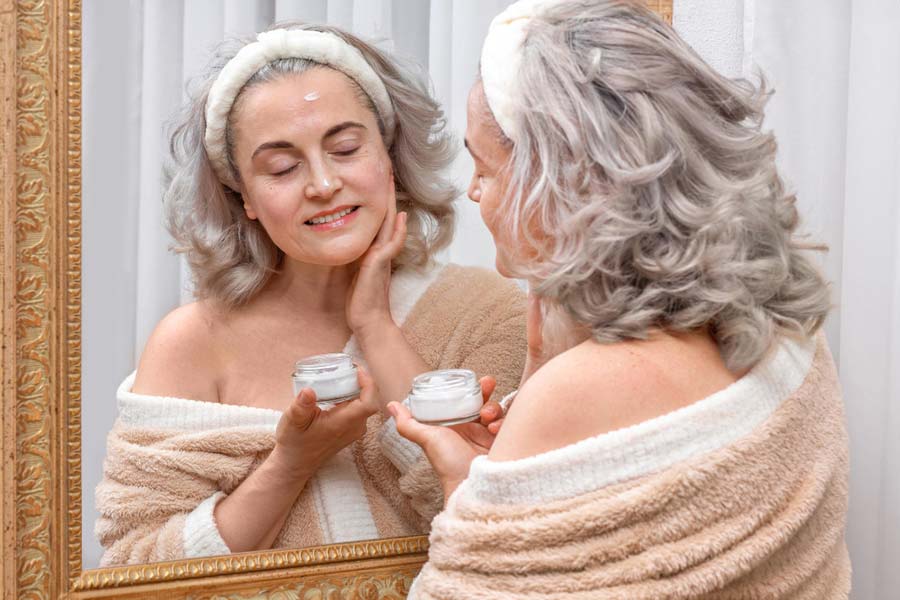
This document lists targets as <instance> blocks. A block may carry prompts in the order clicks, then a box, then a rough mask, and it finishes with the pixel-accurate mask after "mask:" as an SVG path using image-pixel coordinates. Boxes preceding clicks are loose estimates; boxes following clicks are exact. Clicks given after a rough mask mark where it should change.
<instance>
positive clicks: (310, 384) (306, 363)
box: [293, 352, 360, 408]
mask: <svg viewBox="0 0 900 600" xmlns="http://www.w3.org/2000/svg"><path fill="white" fill-rule="evenodd" d="M293 379H294V396H296V395H297V394H299V393H300V390H302V389H303V388H310V389H312V391H314V392H315V393H316V401H317V404H319V406H322V407H323V408H324V407H327V406H333V405H335V404H338V403H340V402H345V401H347V400H353V399H354V398H358V397H359V392H360V390H359V379H357V371H356V365H354V364H353V359H352V358H350V356H349V355H348V354H343V353H341V352H336V353H333V354H318V355H316V356H310V357H309V358H304V359H303V360H298V361H297V362H296V364H295V365H294V375H293Z"/></svg>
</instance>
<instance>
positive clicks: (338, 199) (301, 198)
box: [233, 68, 395, 266]
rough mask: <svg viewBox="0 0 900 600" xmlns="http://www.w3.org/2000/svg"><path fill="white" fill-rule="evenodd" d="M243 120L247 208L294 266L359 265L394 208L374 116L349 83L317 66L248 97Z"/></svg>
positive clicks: (237, 143) (237, 129)
mask: <svg viewBox="0 0 900 600" xmlns="http://www.w3.org/2000/svg"><path fill="white" fill-rule="evenodd" d="M236 111H237V112H236V114H235V115H234V117H233V118H234V160H235V164H236V166H237V168H238V171H239V172H240V176H241V177H240V188H241V189H240V190H239V191H240V192H241V195H242V196H243V199H244V209H245V210H246V212H247V216H248V217H249V218H251V219H258V220H259V222H260V223H261V224H262V226H263V227H264V228H265V230H266V232H267V233H268V234H269V237H271V238H272V241H273V242H274V243H275V244H276V245H277V246H278V247H279V248H280V249H281V250H282V251H283V252H284V253H285V254H286V255H287V256H289V257H290V258H292V259H294V260H297V261H299V262H303V263H307V264H317V265H328V266H338V265H346V264H350V263H352V262H353V261H355V260H357V259H358V258H359V257H360V256H362V255H363V253H365V251H366V250H367V249H368V248H369V246H370V245H371V243H372V241H373V240H374V239H375V236H376V234H377V233H378V230H379V228H380V227H381V224H382V223H383V222H384V220H385V216H386V214H387V212H388V208H389V207H392V205H393V204H394V202H395V200H394V197H393V194H392V189H393V187H392V181H391V180H392V177H393V173H392V169H391V162H390V158H389V157H388V154H387V150H386V149H385V147H384V143H383V142H382V139H381V134H380V133H379V131H378V123H377V121H376V118H375V115H374V114H373V113H372V111H371V110H369V108H368V107H366V106H365V105H364V104H363V103H362V102H361V101H360V99H359V91H358V89H357V88H356V86H355V85H354V84H353V83H352V82H351V80H350V79H349V78H347V76H346V75H344V74H342V73H340V72H338V71H334V70H332V69H328V68H316V69H312V70H310V71H307V72H305V73H302V74H300V75H287V76H285V77H283V78H281V79H277V80H275V81H271V82H268V83H264V84H260V85H258V86H255V87H252V88H250V89H248V90H247V91H246V92H245V93H244V95H243V96H242V97H241V100H240V103H239V105H238V106H237V107H236Z"/></svg>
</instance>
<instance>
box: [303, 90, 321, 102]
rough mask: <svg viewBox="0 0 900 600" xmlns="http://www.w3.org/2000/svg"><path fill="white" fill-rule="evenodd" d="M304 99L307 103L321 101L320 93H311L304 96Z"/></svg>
mask: <svg viewBox="0 0 900 600" xmlns="http://www.w3.org/2000/svg"><path fill="white" fill-rule="evenodd" d="M303 99H304V100H306V101H307V102H313V101H314V100H318V99H319V92H310V93H308V94H307V95H305V96H303Z"/></svg>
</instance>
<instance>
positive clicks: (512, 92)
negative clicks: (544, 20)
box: [481, 0, 547, 142]
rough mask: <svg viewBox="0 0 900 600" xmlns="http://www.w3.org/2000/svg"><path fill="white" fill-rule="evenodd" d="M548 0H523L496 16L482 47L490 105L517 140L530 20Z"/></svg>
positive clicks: (482, 78) (482, 77)
mask: <svg viewBox="0 0 900 600" xmlns="http://www.w3.org/2000/svg"><path fill="white" fill-rule="evenodd" d="M546 4H547V0H519V1H518V2H516V3H514V4H511V5H509V6H508V7H507V8H506V10H504V11H503V12H502V13H500V14H499V15H497V16H496V17H494V20H493V21H491V26H490V28H489V29H488V34H487V37H486V38H485V39H484V46H483V47H482V49H481V82H482V85H483V86H484V96H485V98H487V103H488V106H489V107H490V108H491V112H492V113H494V118H495V119H496V120H497V124H498V125H499V126H500V129H502V130H503V133H505V134H506V137H508V138H509V139H510V140H512V141H513V142H515V141H516V137H517V136H516V134H517V129H516V123H517V121H518V119H517V118H516V105H517V104H516V99H517V97H518V92H517V89H518V87H517V86H518V78H517V77H518V74H519V65H520V64H521V62H522V43H523V42H524V41H525V35H526V34H527V28H528V23H529V21H531V19H532V18H534V17H535V16H536V15H537V14H538V13H540V12H542V8H543V6H544V5H546Z"/></svg>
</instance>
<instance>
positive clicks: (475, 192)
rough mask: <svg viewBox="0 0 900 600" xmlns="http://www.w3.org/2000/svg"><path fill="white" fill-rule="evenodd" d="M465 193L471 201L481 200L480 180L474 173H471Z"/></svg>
mask: <svg viewBox="0 0 900 600" xmlns="http://www.w3.org/2000/svg"><path fill="white" fill-rule="evenodd" d="M466 195H467V196H469V199H470V200H471V201H472V202H481V181H480V178H479V177H478V176H477V175H475V174H472V180H471V181H469V189H467V190H466Z"/></svg>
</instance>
